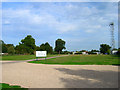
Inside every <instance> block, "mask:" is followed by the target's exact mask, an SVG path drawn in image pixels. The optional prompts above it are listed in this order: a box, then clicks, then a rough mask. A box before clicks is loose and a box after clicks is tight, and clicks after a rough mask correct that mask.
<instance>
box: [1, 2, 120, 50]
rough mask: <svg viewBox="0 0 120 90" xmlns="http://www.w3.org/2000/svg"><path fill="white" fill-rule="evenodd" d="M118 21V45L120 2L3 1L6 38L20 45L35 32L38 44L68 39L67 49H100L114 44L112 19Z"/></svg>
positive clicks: (34, 35) (3, 35) (4, 36)
mask: <svg viewBox="0 0 120 90" xmlns="http://www.w3.org/2000/svg"><path fill="white" fill-rule="evenodd" d="M110 22H114V24H115V26H114V28H115V42H116V48H118V3H117V2H114V3H113V2H77V3H75V2H71V3H70V2H56V3H55V2H36V3H35V2H23V3H21V2H3V3H2V39H3V41H4V42H5V43H7V44H8V43H9V44H14V45H18V44H19V42H20V41H21V39H23V38H25V37H26V36H27V35H32V37H33V38H34V39H35V41H36V45H38V46H39V45H40V44H42V43H45V42H48V43H50V45H51V46H52V47H53V48H54V47H55V40H56V39H58V38H61V39H63V40H65V41H66V50H70V51H76V50H83V49H85V50H91V49H99V47H100V44H103V43H105V44H109V45H110V42H111V41H110V40H111V36H110V27H109V23H110Z"/></svg>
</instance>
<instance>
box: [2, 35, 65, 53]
mask: <svg viewBox="0 0 120 90" xmlns="http://www.w3.org/2000/svg"><path fill="white" fill-rule="evenodd" d="M0 42H1V43H0V44H1V45H2V53H8V54H35V51H47V53H48V54H53V53H61V52H62V50H63V49H65V41H64V40H62V39H57V40H56V41H55V49H54V50H53V47H52V46H50V44H49V43H48V42H46V43H43V44H41V45H40V46H36V45H35V39H34V38H33V37H32V36H31V35H27V36H26V37H25V38H24V39H22V40H21V41H20V42H19V45H16V46H14V45H13V44H5V43H4V41H2V40H1V41H0Z"/></svg>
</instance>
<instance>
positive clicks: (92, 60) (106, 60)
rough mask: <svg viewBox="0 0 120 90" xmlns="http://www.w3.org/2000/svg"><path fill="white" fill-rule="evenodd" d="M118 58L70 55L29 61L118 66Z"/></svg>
mask: <svg viewBox="0 0 120 90" xmlns="http://www.w3.org/2000/svg"><path fill="white" fill-rule="evenodd" d="M118 58H119V57H118V56H111V55H70V56H65V57H57V58H52V59H47V60H39V61H29V63H36V64H61V65H113V64H115V65H118V64H120V63H119V62H118Z"/></svg>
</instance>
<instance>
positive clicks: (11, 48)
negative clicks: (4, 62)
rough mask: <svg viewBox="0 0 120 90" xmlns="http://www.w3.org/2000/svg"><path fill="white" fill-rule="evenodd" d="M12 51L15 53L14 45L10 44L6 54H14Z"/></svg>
mask: <svg viewBox="0 0 120 90" xmlns="http://www.w3.org/2000/svg"><path fill="white" fill-rule="evenodd" d="M14 53H15V49H14V47H13V46H10V47H9V48H8V54H14Z"/></svg>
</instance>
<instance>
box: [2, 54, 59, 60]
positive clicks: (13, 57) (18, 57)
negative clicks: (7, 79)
mask: <svg viewBox="0 0 120 90" xmlns="http://www.w3.org/2000/svg"><path fill="white" fill-rule="evenodd" d="M53 56H58V55H47V57H53ZM30 59H36V56H35V55H7V56H2V60H3V61H4V60H30Z"/></svg>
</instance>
